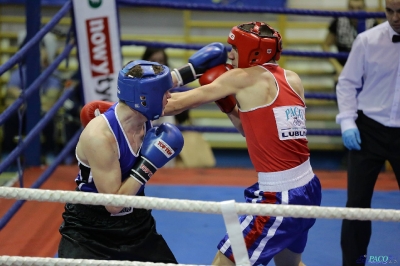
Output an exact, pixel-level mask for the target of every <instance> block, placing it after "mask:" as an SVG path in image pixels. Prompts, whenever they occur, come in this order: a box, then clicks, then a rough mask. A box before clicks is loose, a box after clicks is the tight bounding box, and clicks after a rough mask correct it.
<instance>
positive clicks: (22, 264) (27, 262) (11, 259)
mask: <svg viewBox="0 0 400 266" xmlns="http://www.w3.org/2000/svg"><path fill="white" fill-rule="evenodd" d="M0 265H2V266H3V265H4V266H11V265H18V266H43V265H46V266H51V265H57V266H70V265H79V266H84V265H91V266H93V265H110V266H116V265H118V266H119V265H124V266H125V265H129V266H131V265H132V266H145V265H146V266H167V265H171V266H172V265H173V266H177V265H185V266H198V265H194V264H171V263H153V262H139V261H114V260H85V259H61V258H39V257H20V256H0Z"/></svg>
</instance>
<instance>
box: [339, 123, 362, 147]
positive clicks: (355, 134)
mask: <svg viewBox="0 0 400 266" xmlns="http://www.w3.org/2000/svg"><path fill="white" fill-rule="evenodd" d="M342 139H343V144H344V146H346V148H347V149H349V150H358V151H359V150H361V146H360V144H361V138H360V131H359V130H358V128H352V129H348V130H346V131H345V132H343V133H342Z"/></svg>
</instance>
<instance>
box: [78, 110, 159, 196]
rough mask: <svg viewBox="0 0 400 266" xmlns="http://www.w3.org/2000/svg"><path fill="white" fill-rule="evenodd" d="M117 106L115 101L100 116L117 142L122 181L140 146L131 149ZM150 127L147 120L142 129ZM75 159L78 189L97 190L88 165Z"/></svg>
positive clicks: (127, 174)
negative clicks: (135, 149)
mask: <svg viewBox="0 0 400 266" xmlns="http://www.w3.org/2000/svg"><path fill="white" fill-rule="evenodd" d="M117 106H118V103H115V104H114V105H113V106H111V107H110V108H109V109H108V110H107V111H106V112H104V114H102V117H103V118H104V119H105V120H106V122H107V124H108V127H109V128H110V130H111V132H112V133H113V135H114V137H115V139H116V141H117V143H118V158H119V164H120V167H121V178H122V180H121V181H122V182H123V181H124V180H125V179H126V178H128V177H129V174H130V170H131V169H132V167H133V165H134V164H135V162H136V160H137V158H138V156H139V152H140V149H141V147H140V148H139V150H138V153H137V154H136V153H135V152H134V151H133V150H132V148H131V146H130V144H129V141H128V137H127V136H126V135H125V132H124V130H123V129H122V126H121V124H120V121H119V119H118V116H117V113H116V111H115V108H116V107H117ZM151 127H152V125H151V122H150V121H147V122H146V123H145V129H144V130H145V132H147V131H148V130H149V129H150V128H151ZM77 159H78V162H79V169H80V171H79V173H78V176H77V177H76V179H75V181H76V183H77V185H78V187H79V190H80V191H85V192H98V191H97V189H96V185H95V183H94V181H93V176H92V172H91V170H90V166H88V165H86V164H84V163H82V162H81V161H80V160H79V158H77ZM143 189H144V186H142V187H141V189H140V190H139V191H138V194H139V193H140V192H142V191H143Z"/></svg>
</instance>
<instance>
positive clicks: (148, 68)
mask: <svg viewBox="0 0 400 266" xmlns="http://www.w3.org/2000/svg"><path fill="white" fill-rule="evenodd" d="M136 71H141V72H142V74H141V75H140V74H138V73H137V72H136ZM133 73H135V75H132V74H133ZM138 76H140V77H138ZM172 87H173V83H172V77H171V74H170V70H169V68H168V67H167V66H164V65H160V64H159V63H156V62H150V61H145V60H136V61H132V62H129V63H128V64H127V65H125V67H124V68H123V69H122V70H121V71H120V72H119V76H118V98H119V99H120V100H122V101H124V102H125V103H126V104H127V105H128V106H129V107H131V108H132V109H134V110H136V111H138V112H140V113H141V114H143V115H144V116H145V117H146V118H147V119H148V120H156V119H158V118H160V116H161V115H162V112H163V104H162V101H163V97H164V94H165V92H166V91H168V90H169V89H171V88H172Z"/></svg>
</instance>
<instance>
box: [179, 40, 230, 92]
mask: <svg viewBox="0 0 400 266" xmlns="http://www.w3.org/2000/svg"><path fill="white" fill-rule="evenodd" d="M227 59H228V53H227V51H226V47H225V46H224V45H223V44H222V43H218V42H214V43H210V44H208V45H206V46H204V47H203V48H201V49H200V50H198V51H197V52H196V53H194V54H193V55H192V56H191V57H190V58H189V64H186V65H184V66H183V67H181V68H179V69H174V73H175V74H176V77H177V80H178V86H182V85H185V84H187V83H189V82H192V81H194V80H196V79H197V78H198V77H199V76H201V75H202V74H203V73H204V72H205V71H206V70H207V69H210V68H212V67H214V66H217V65H220V64H225V63H226V60H227Z"/></svg>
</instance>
